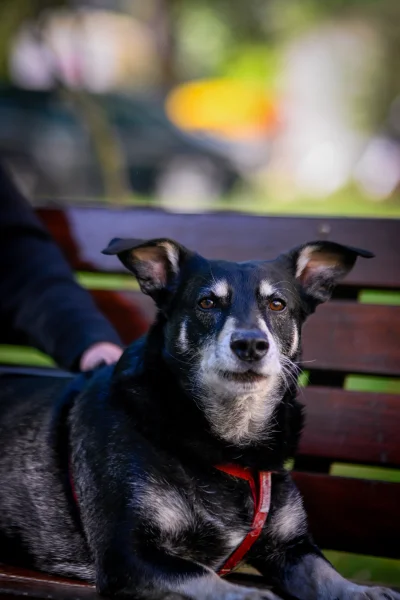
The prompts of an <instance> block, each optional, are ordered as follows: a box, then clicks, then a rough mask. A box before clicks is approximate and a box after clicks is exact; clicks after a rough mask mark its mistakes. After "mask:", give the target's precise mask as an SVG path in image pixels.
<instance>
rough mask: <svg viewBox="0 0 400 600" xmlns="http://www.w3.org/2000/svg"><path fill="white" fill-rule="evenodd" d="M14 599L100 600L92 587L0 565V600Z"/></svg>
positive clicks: (70, 580)
mask: <svg viewBox="0 0 400 600" xmlns="http://www.w3.org/2000/svg"><path fill="white" fill-rule="evenodd" d="M16 597H25V598H38V599H39V598H40V599H48V598H51V599H52V600H100V598H101V596H99V595H98V594H97V593H96V590H95V588H94V586H92V585H89V584H87V583H84V582H81V581H77V580H73V579H62V578H60V577H55V576H50V575H46V574H45V573H40V572H38V571H28V570H25V569H21V568H16V567H10V566H7V565H0V600H5V599H7V600H9V599H12V598H16Z"/></svg>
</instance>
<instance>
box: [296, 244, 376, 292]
mask: <svg viewBox="0 0 400 600" xmlns="http://www.w3.org/2000/svg"><path fill="white" fill-rule="evenodd" d="M357 256H362V257H363V258H373V257H374V254H372V252H368V250H361V249H359V248H352V247H351V246H342V245H341V244H336V243H335V242H325V241H317V242H308V243H307V244H304V245H302V246H299V247H297V248H294V249H293V250H292V251H291V252H290V253H289V257H290V258H291V260H292V265H293V267H294V273H295V276H296V279H297V280H298V281H299V282H300V283H301V285H302V287H303V289H304V290H305V292H306V293H307V294H308V295H309V296H312V297H313V298H314V299H315V300H316V301H317V302H325V301H326V300H329V298H330V296H331V294H332V290H333V288H334V287H335V285H337V283H338V282H339V281H340V280H341V279H343V278H344V277H345V276H346V275H347V273H349V271H351V269H352V268H353V267H354V264H355V262H356V260H357Z"/></svg>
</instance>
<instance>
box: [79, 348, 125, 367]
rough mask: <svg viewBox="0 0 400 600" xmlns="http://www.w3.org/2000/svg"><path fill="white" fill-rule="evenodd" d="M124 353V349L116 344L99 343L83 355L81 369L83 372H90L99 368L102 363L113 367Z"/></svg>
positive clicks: (80, 363)
mask: <svg viewBox="0 0 400 600" xmlns="http://www.w3.org/2000/svg"><path fill="white" fill-rule="evenodd" d="M122 352H123V350H122V348H120V346H117V345H116V344H112V343H111V342H97V344H93V346H89V348H87V350H85V352H84V353H83V354H82V356H81V360H80V362H79V369H80V370H81V371H90V370H91V369H94V368H95V367H98V366H99V365H100V364H101V363H105V364H106V365H111V364H113V363H116V362H117V360H118V359H119V357H120V356H121V354H122Z"/></svg>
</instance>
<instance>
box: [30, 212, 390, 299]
mask: <svg viewBox="0 0 400 600" xmlns="http://www.w3.org/2000/svg"><path fill="white" fill-rule="evenodd" d="M38 214H39V216H40V217H41V218H42V219H43V221H44V222H45V223H46V225H47V227H48V228H49V229H50V230H51V232H52V234H53V235H54V237H55V238H56V240H57V241H58V243H59V244H60V245H61V246H62V248H63V250H64V252H65V253H66V255H67V256H68V258H69V260H70V261H71V264H72V265H73V266H74V268H76V269H83V268H86V269H89V268H90V269H92V270H98V271H103V270H104V271H109V272H112V271H114V272H115V271H120V270H121V266H120V265H119V263H118V262H117V261H116V260H115V259H114V258H112V257H105V256H103V255H102V254H100V251H101V250H102V248H104V247H105V246H106V245H107V244H108V242H109V240H110V239H111V238H113V237H139V238H144V239H146V238H155V237H171V238H173V239H176V240H177V241H179V242H181V243H182V244H184V245H186V246H188V247H189V248H191V249H193V250H196V251H197V252H200V253H201V254H203V255H204V256H206V257H208V258H225V259H228V260H250V259H254V258H256V259H263V258H265V259H271V258H274V257H275V256H277V255H278V254H280V253H281V252H285V251H287V250H288V249H289V248H292V247H294V246H296V245H298V244H301V243H303V242H306V241H311V240H315V239H330V240H334V241H337V242H340V243H343V244H349V245H352V246H359V247H361V248H366V249H368V250H371V251H373V252H375V254H376V258H375V259H373V260H359V261H358V263H357V265H356V267H355V269H354V270H353V271H352V273H351V274H349V276H348V277H347V279H346V282H347V285H357V286H366V287H383V288H385V287H387V288H393V287H397V288H399V287H400V269H399V268H398V265H399V260H400V220H395V219H392V220H389V219H380V220H377V219H325V218H297V217H296V218H291V217H256V216H251V215H246V214H238V213H229V212H226V213H208V214H199V215H182V214H173V213H167V212H163V211H161V210H151V209H145V208H136V209H133V208H129V209H112V208H105V209H103V208H84V207H75V208H66V209H65V212H63V211H62V210H61V209H39V210H38Z"/></svg>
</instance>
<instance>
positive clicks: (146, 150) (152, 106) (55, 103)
mask: <svg viewBox="0 0 400 600" xmlns="http://www.w3.org/2000/svg"><path fill="white" fill-rule="evenodd" d="M86 98H89V100H90V102H92V105H93V106H94V107H96V111H97V110H98V109H101V110H100V113H101V114H102V115H104V117H105V118H104V121H105V123H106V125H107V128H108V127H110V128H111V131H112V133H113V139H114V140H115V141H116V143H117V144H118V147H119V150H120V152H121V155H122V157H123V160H122V164H123V165H124V171H125V172H124V176H125V177H126V178H127V179H128V182H129V185H130V187H131V189H132V191H133V192H136V193H139V194H143V195H150V196H156V197H160V198H164V197H173V196H174V195H181V196H182V195H189V194H190V195H192V194H195V195H197V196H199V197H201V196H204V197H209V196H219V195H221V194H224V193H226V192H228V191H229V190H230V189H231V187H232V186H233V184H234V183H235V182H236V181H237V180H238V179H239V178H240V175H239V171H238V169H237V167H236V165H235V161H234V160H233V159H232V158H231V156H230V154H229V152H228V151H227V149H226V147H225V145H224V144H222V143H219V142H218V141H217V140H212V139H208V138H207V137H206V136H202V135H198V136H196V135H191V134H188V133H185V132H183V131H181V130H180V129H179V128H178V127H176V126H175V125H173V124H172V123H171V121H170V120H169V119H168V118H167V116H166V115H165V112H164V109H163V104H162V101H161V100H157V99H147V98H138V97H131V96H124V95H112V94H107V95H89V96H86ZM89 106H90V105H89ZM95 150H96V149H95V145H94V144H93V135H92V132H91V130H90V128H89V126H88V122H87V118H85V113H84V111H81V110H80V109H79V104H78V103H75V102H74V100H73V92H70V93H69V94H68V97H65V95H63V94H60V93H59V92H56V91H45V92H43V91H40V92H39V91H30V90H29V91H27V90H21V89H19V88H10V87H8V88H0V159H1V160H3V161H5V162H6V163H8V165H9V166H10V168H11V170H12V171H13V173H14V175H15V176H16V178H17V179H18V180H19V181H20V183H21V185H22V186H23V187H24V188H25V191H26V192H27V193H28V194H29V195H30V196H31V197H33V198H47V199H52V200H55V201H57V200H61V199H63V198H71V197H73V198H81V199H84V198H88V197H96V196H99V195H104V186H103V179H102V171H101V167H100V162H99V160H98V159H97V157H96V151H95Z"/></svg>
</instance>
